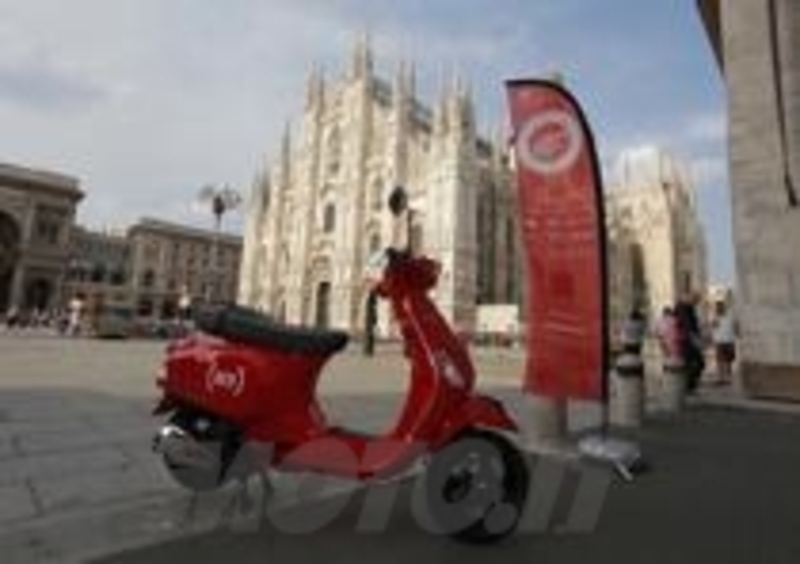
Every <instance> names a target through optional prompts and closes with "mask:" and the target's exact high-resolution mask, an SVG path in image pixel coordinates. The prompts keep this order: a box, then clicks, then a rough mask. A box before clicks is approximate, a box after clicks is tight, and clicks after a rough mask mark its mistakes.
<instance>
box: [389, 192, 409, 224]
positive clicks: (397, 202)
mask: <svg viewBox="0 0 800 564" xmlns="http://www.w3.org/2000/svg"><path fill="white" fill-rule="evenodd" d="M407 207H408V194H406V191H405V189H404V188H403V187H402V186H396V187H395V189H394V190H392V193H391V194H389V210H391V212H392V215H394V216H395V217H398V216H399V215H400V214H402V213H403V212H404V211H406V208H407Z"/></svg>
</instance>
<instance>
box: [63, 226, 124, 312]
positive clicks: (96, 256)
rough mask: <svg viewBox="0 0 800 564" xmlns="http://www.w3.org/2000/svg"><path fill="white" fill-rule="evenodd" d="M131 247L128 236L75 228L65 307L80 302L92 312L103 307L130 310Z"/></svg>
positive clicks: (68, 267)
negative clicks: (75, 301)
mask: <svg viewBox="0 0 800 564" xmlns="http://www.w3.org/2000/svg"><path fill="white" fill-rule="evenodd" d="M130 266H131V243H130V240H129V239H128V237H127V235H126V233H124V232H120V231H117V232H111V231H103V232H98V231H91V230H88V229H85V228H83V227H80V226H78V227H76V228H75V230H74V231H73V236H72V239H71V241H70V254H69V259H68V262H67V276H66V280H65V283H64V292H63V294H64V295H63V299H62V303H65V304H66V303H69V300H71V299H72V298H75V297H77V298H81V299H83V300H84V301H85V303H86V304H87V307H88V310H89V311H96V310H100V309H101V308H102V307H103V306H116V307H125V308H129V307H131V305H132V296H131V286H130V284H131V273H130Z"/></svg>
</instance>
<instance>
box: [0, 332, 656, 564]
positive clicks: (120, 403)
mask: <svg viewBox="0 0 800 564" xmlns="http://www.w3.org/2000/svg"><path fill="white" fill-rule="evenodd" d="M165 344H166V343H164V342H159V341H153V342H146V341H94V340H84V339H64V338H59V337H54V336H48V335H30V334H29V335H7V334H6V335H0V554H3V558H2V562H3V563H4V564H7V563H9V562H31V561H41V562H63V561H81V560H82V559H83V558H86V557H88V556H91V555H95V556H97V555H103V554H110V553H113V552H115V551H119V550H122V549H124V548H136V547H138V546H143V545H147V544H152V543H153V542H155V541H158V540H169V539H172V538H176V537H180V536H182V535H185V534H186V530H185V529H181V526H180V524H179V523H180V522H181V519H182V518H183V517H182V516H184V515H185V513H186V510H187V507H188V506H189V504H190V503H191V502H192V498H191V496H189V495H188V494H186V493H185V492H184V491H182V490H180V489H179V488H178V487H177V486H176V485H174V484H173V483H172V482H171V480H170V479H169V477H168V476H167V475H166V473H165V472H164V470H163V469H162V467H161V463H160V461H159V459H158V458H157V457H156V456H155V455H153V453H152V452H151V451H150V445H151V438H152V435H153V432H154V430H155V429H156V428H157V426H158V424H159V421H158V420H157V419H155V418H153V417H152V416H151V415H150V410H151V408H152V406H153V405H154V402H155V399H156V397H157V390H156V389H155V387H154V378H155V374H156V373H157V370H158V367H159V363H160V361H161V358H162V355H163V350H164V347H165ZM474 357H475V361H476V367H477V370H478V373H479V381H480V386H481V387H482V388H483V389H485V390H486V391H488V392H490V393H492V394H494V395H496V396H498V397H500V398H501V399H503V400H504V401H505V402H506V403H507V405H508V406H509V408H510V409H511V410H512V412H514V413H516V415H517V416H518V418H520V420H521V421H522V420H523V419H524V415H525V414H524V411H523V404H522V397H521V395H520V393H519V388H520V379H521V374H522V371H523V366H524V356H523V353H522V351H519V350H514V349H495V350H476V351H475V354H474ZM653 362H655V360H654V359H651V362H650V364H651V366H650V370H649V371H648V372H649V373H650V377H649V378H648V389H649V392H650V395H651V398H650V399H651V406H653V407H654V408H657V407H658V396H659V380H658V378H657V370H656V369H655V367H654V366H653ZM407 378H408V374H407V365H406V363H405V359H404V358H403V357H402V355H401V354H400V353H399V350H398V348H397V347H396V346H384V347H381V348H380V349H379V352H378V354H377V355H376V356H375V357H373V358H369V359H365V358H363V357H362V356H360V355H359V354H358V351H357V350H355V349H353V350H350V351H347V352H345V353H343V354H341V355H339V356H337V357H335V358H334V359H333V360H332V361H331V363H330V365H329V366H328V367H327V368H326V371H325V373H324V374H323V378H322V381H321V385H320V394H321V397H322V401H323V404H324V406H325V409H326V412H327V413H328V416H329V418H330V419H331V421H333V422H335V423H336V424H339V425H345V426H350V427H355V428H358V429H362V430H364V431H367V432H369V431H372V432H381V431H384V430H386V429H387V428H388V427H390V426H391V425H392V424H393V423H394V418H395V416H396V414H397V413H398V411H399V410H400V409H401V407H402V402H403V400H404V397H403V394H402V392H403V391H404V390H405V386H406V383H407ZM599 420H600V412H599V410H598V408H597V406H592V405H585V404H574V405H572V406H571V408H570V422H571V426H572V428H573V430H574V429H579V428H584V427H591V426H596V425H597V423H598V422H599ZM523 423H524V421H523ZM280 480H284V481H283V482H281V481H279V483H278V488H277V490H278V493H277V494H276V501H275V503H277V504H278V505H280V503H283V501H281V497H280V492H281V491H283V490H282V488H281V484H287V485H288V484H289V483H290V482H291V480H292V478H291V477H280ZM220 495H221V496H222V498H221V501H215V498H214V497H213V496H210V497H209V496H206V497H205V498H204V503H206V504H207V505H209V506H211V507H212V508H213V507H215V506H223V505H224V496H225V495H226V494H224V493H223V494H220ZM287 502H288V501H287ZM198 532H202V527H201V529H200V531H198Z"/></svg>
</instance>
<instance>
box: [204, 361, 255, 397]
mask: <svg viewBox="0 0 800 564" xmlns="http://www.w3.org/2000/svg"><path fill="white" fill-rule="evenodd" d="M244 388H245V375H244V368H242V367H241V366H235V367H230V368H223V367H221V366H219V364H217V362H213V363H212V364H211V366H210V367H209V369H208V372H206V391H208V393H209V394H215V393H217V392H221V393H226V394H228V395H231V396H233V397H239V396H240V395H242V393H244Z"/></svg>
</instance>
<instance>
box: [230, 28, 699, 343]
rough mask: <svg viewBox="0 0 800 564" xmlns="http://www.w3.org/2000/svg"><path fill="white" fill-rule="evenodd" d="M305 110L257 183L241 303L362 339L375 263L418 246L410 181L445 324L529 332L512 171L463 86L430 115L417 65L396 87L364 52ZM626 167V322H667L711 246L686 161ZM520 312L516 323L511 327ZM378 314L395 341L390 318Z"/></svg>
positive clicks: (615, 245) (611, 199)
mask: <svg viewBox="0 0 800 564" xmlns="http://www.w3.org/2000/svg"><path fill="white" fill-rule="evenodd" d="M305 102H306V103H305V111H304V114H303V117H302V121H301V128H300V139H299V141H298V142H297V143H292V140H291V139H290V136H289V134H288V133H286V134H285V136H284V140H283V146H282V151H281V155H280V159H279V162H278V163H277V166H274V167H272V168H271V169H268V170H265V171H264V172H263V173H262V174H261V175H260V177H259V178H258V179H257V180H256V182H255V183H254V189H253V195H252V198H251V201H250V204H249V210H248V218H247V226H246V233H245V252H244V256H243V261H242V275H241V281H240V292H239V298H240V301H242V302H243V303H245V304H248V305H252V306H255V307H258V308H260V309H262V310H265V311H268V312H270V313H272V314H273V315H276V316H277V317H279V318H282V319H284V320H286V321H289V322H292V323H301V324H306V325H323V326H326V325H330V326H335V327H339V328H343V329H346V330H349V331H352V332H354V333H358V332H359V331H360V330H361V329H362V327H363V320H364V303H365V300H366V288H365V287H364V286H363V283H362V282H361V279H362V272H363V267H364V265H365V263H366V262H367V258H368V257H369V255H370V254H371V253H372V252H374V251H375V250H378V249H380V248H381V247H384V246H386V245H389V244H402V243H403V242H404V241H405V236H406V222H407V220H408V218H407V217H403V218H400V219H399V220H397V219H395V218H393V217H392V216H391V214H390V213H389V211H388V209H387V206H386V201H387V197H388V194H389V192H390V191H391V190H392V189H393V187H395V186H397V185H402V186H404V187H406V189H407V190H408V191H409V192H410V195H411V198H410V200H411V208H412V209H413V210H414V212H413V214H412V217H411V221H410V223H411V225H412V229H411V236H412V239H413V241H414V246H415V248H416V249H420V250H422V251H423V252H425V253H426V254H428V255H430V256H433V257H434V258H436V259H437V260H439V261H440V262H441V263H442V265H443V273H442V278H441V281H440V285H439V287H438V288H437V289H436V290H435V293H434V298H435V300H436V301H437V303H438V305H439V307H440V308H441V310H442V311H443V313H444V315H445V316H446V318H448V320H450V321H451V322H453V323H454V324H455V325H456V327H458V328H459V329H461V330H466V331H474V330H480V328H481V326H482V325H486V324H487V323H488V322H486V321H483V322H481V323H478V318H479V317H481V316H479V315H478V311H479V309H480V308H481V307H482V306H484V305H485V306H492V308H490V309H491V311H489V309H487V312H486V313H487V314H489V313H491V314H492V315H490V316H489V317H493V318H494V317H497V315H498V313H497V312H498V311H501V312H502V314H503V316H505V317H502V320H501V322H500V323H499V325H501V326H514V327H516V326H519V322H520V321H521V320H520V319H519V316H520V314H522V315H524V307H519V306H520V305H521V304H522V303H523V300H524V296H523V295H522V290H523V287H524V284H523V276H524V274H523V271H522V264H521V258H522V253H521V248H520V238H519V227H518V213H517V211H516V209H515V206H516V188H515V186H516V183H515V178H516V176H515V172H514V170H513V162H511V161H512V160H511V159H510V158H509V154H508V152H507V150H508V146H507V140H506V139H505V138H504V136H502V135H499V134H498V135H495V136H494V137H495V139H494V142H492V141H490V140H487V139H485V138H482V137H481V136H479V135H478V134H477V131H476V126H475V116H474V111H473V104H472V100H471V99H470V96H469V94H468V92H467V91H466V89H465V88H464V87H463V86H460V85H459V84H458V82H457V81H455V83H454V84H453V85H451V86H450V87H449V88H443V92H442V94H441V96H440V98H439V100H438V101H437V102H436V103H435V104H434V105H433V108H432V109H428V108H426V107H425V106H424V105H423V104H422V103H421V102H420V101H419V100H417V98H416V97H415V95H414V73H413V69H412V68H411V67H409V66H408V65H405V64H400V65H399V67H398V69H397V72H396V76H395V78H394V81H393V84H392V86H391V87H390V86H389V85H388V84H387V83H385V82H384V81H382V80H381V79H380V78H378V77H376V76H375V75H374V73H373V70H372V55H371V53H370V50H369V47H368V46H367V45H366V44H365V43H363V42H362V43H360V44H359V45H358V46H357V47H356V49H355V51H354V53H353V55H352V58H351V61H350V64H349V68H348V72H347V73H346V76H344V77H342V78H341V79H340V80H338V81H333V82H331V83H327V82H326V81H325V80H324V79H323V77H322V76H321V75H320V74H319V73H317V72H314V73H312V74H311V76H310V77H309V79H308V85H307V92H306V100H305ZM498 130H499V128H498ZM620 162H621V163H622V164H621V165H620V167H619V168H622V169H625V170H627V171H628V174H627V175H625V176H620V177H619V178H618V180H617V181H616V182H615V186H613V187H611V188H610V189H609V190H607V195H606V207H607V214H606V215H607V220H608V228H609V229H608V235H609V245H608V252H609V264H610V266H609V275H610V284H611V288H610V293H611V315H612V323H614V324H615V323H616V322H617V321H619V320H620V319H621V318H622V316H624V315H625V314H626V313H627V312H628V311H629V310H630V307H631V305H632V304H633V303H634V301H635V300H636V299H639V300H640V301H641V300H644V301H645V302H646V305H648V306H649V307H651V308H652V310H653V313H655V312H656V311H658V310H660V308H661V307H662V306H663V305H667V304H671V303H674V301H675V299H676V298H677V296H678V293H679V292H680V290H681V289H682V288H685V287H689V286H691V289H694V290H697V291H700V292H702V291H704V288H705V246H704V243H703V236H702V232H701V230H700V227H699V222H698V220H697V213H696V210H695V207H694V201H693V198H692V196H691V190H692V186H691V182H690V179H689V177H688V175H687V174H685V173H684V172H683V171H682V170H680V169H681V165H680V163H678V162H677V161H676V159H674V158H672V157H670V156H669V155H667V154H666V153H664V152H663V151H658V150H650V151H649V152H648V151H645V152H644V153H641V152H640V153H637V154H636V155H634V154H626V155H623V156H622V157H621V158H620ZM623 164H624V166H622V165H623ZM501 304H502V305H511V306H517V307H516V310H515V309H514V308H513V307H511V308H509V307H504V308H500V309H498V308H497V307H495V306H498V305H501ZM513 311H516V312H517V313H516V319H513V320H512V319H506V318H507V317H508V315H509V312H513ZM482 317H484V318H486V317H487V316H485V315H484V316H482ZM379 319H380V323H382V326H381V330H382V331H383V332H384V333H385V332H388V331H389V330H390V328H389V326H388V323H389V321H388V319H389V316H388V315H379ZM491 325H498V323H496V322H493V323H491ZM522 325H523V326H524V320H522Z"/></svg>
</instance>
